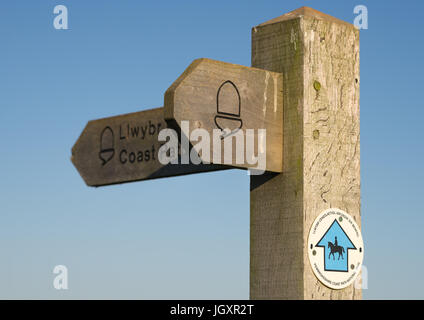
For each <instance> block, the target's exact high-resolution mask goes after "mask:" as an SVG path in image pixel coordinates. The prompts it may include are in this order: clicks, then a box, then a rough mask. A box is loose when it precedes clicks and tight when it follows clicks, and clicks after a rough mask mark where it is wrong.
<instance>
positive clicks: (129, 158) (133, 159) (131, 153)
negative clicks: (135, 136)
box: [128, 152, 135, 163]
mask: <svg viewBox="0 0 424 320" xmlns="http://www.w3.org/2000/svg"><path fill="white" fill-rule="evenodd" d="M128 160H129V161H130V162H131V163H134V161H135V153H134V152H130V155H129V157H128Z"/></svg>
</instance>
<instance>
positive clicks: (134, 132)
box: [131, 126, 140, 138]
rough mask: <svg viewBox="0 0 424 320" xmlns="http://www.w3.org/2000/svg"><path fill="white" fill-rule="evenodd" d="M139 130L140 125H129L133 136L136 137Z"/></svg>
mask: <svg viewBox="0 0 424 320" xmlns="http://www.w3.org/2000/svg"><path fill="white" fill-rule="evenodd" d="M139 131H140V127H138V126H137V127H131V134H132V137H133V138H137V137H138V133H139Z"/></svg>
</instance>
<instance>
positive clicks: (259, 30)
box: [250, 7, 362, 299]
mask: <svg viewBox="0 0 424 320" xmlns="http://www.w3.org/2000/svg"><path fill="white" fill-rule="evenodd" d="M252 67H256V68H262V69H266V70H269V71H274V72H281V73H283V81H284V93H283V96H284V98H283V100H284V102H283V103H284V106H283V108H284V109H283V130H284V131H283V173H280V174H278V173H268V174H265V175H263V176H252V177H251V192H250V298H251V299H360V298H361V296H362V293H361V290H360V289H359V290H358V289H355V287H354V285H350V286H349V287H347V288H345V289H342V290H332V289H329V288H327V287H326V286H324V285H323V284H322V283H321V282H319V281H318V279H317V278H316V277H315V275H314V274H313V271H312V268H311V266H310V263H309V260H308V251H307V239H308V233H309V229H310V227H311V225H312V223H313V221H314V219H315V218H316V217H317V216H318V215H319V214H320V212H321V211H323V210H325V209H328V208H331V207H337V208H340V209H342V210H344V211H346V212H348V213H349V214H350V215H352V216H353V217H354V219H355V220H356V222H357V223H358V225H360V174H359V170H360V164H359V31H358V30H357V29H356V28H355V27H354V26H353V25H351V24H349V23H346V22H344V21H341V20H338V19H336V18H334V17H331V16H328V15H326V14H323V13H321V12H318V11H316V10H313V9H311V8H307V7H303V8H300V9H297V10H295V11H293V12H290V13H288V14H285V15H283V16H281V17H278V18H275V19H272V20H270V21H268V22H265V23H263V24H261V25H259V26H257V27H254V28H253V29H252Z"/></svg>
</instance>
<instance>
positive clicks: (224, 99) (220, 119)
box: [214, 80, 243, 139]
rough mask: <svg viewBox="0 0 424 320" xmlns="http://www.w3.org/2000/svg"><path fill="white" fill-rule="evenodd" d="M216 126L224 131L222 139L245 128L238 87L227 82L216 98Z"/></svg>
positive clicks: (220, 88)
mask: <svg viewBox="0 0 424 320" xmlns="http://www.w3.org/2000/svg"><path fill="white" fill-rule="evenodd" d="M216 109H217V110H216V111H217V115H216V116H215V119H214V120H215V124H216V126H217V127H218V128H219V129H221V130H222V131H223V133H222V135H221V139H224V138H225V137H227V136H229V135H232V134H234V133H236V132H237V131H238V130H240V129H241V127H242V126H243V121H242V120H241V119H240V111H241V102H240V94H239V91H238V89H237V87H236V85H235V84H234V83H233V82H231V81H230V80H227V81H225V82H223V83H222V84H221V86H220V87H219V89H218V93H217V96H216Z"/></svg>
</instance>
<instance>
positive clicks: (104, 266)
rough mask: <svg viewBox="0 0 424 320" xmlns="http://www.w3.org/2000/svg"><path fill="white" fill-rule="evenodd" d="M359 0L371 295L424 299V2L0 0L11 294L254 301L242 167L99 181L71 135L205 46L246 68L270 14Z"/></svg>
mask: <svg viewBox="0 0 424 320" xmlns="http://www.w3.org/2000/svg"><path fill="white" fill-rule="evenodd" d="M58 4H63V5H66V6H67V8H68V10H69V30H55V29H54V28H53V19H54V15H53V8H54V7H55V5H58ZM358 4H365V5H366V6H367V7H368V13H369V26H368V27H369V29H368V30H362V31H361V40H360V41H361V179H362V225H363V228H362V232H363V237H364V242H365V260H364V265H365V266H366V267H367V269H368V289H367V290H364V298H368V299H374V298H382V299H384V298H424V294H423V292H422V287H423V286H424V277H423V274H422V266H423V264H424V250H423V246H422V238H421V232H422V228H423V226H424V215H423V213H424V205H423V201H422V197H423V195H424V194H423V191H424V189H423V187H422V181H423V180H424V174H423V169H422V159H423V138H424V134H423V130H422V118H423V117H424V103H423V99H422V92H423V77H422V71H423V63H422V57H423V53H422V52H423V49H424V44H423V41H422V38H423V37H422V30H424V19H423V18H422V13H423V12H424V3H423V2H422V1H407V2H405V1H361V2H358V1H241V0H240V1H238V0H237V1H213V2H211V1H149V2H147V1H135V0H131V1H130V0H128V1H69V0H68V1H67V0H60V1H59V0H58V1H47V0H46V1H29V0H28V1H23V0H16V1H2V2H1V3H0V39H1V44H2V45H1V50H0V75H1V76H0V120H1V126H0V137H1V139H0V141H1V142H0V146H1V150H2V151H1V159H0V165H1V178H0V298H30V299H38V298H52V299H61V298H71V299H73V298H83V299H84V298H100V299H101V298H136V299H155V298H158V299H162V298H168V299H173V298H182V299H185V298H198V299H205V298H210V299H218V298H219V299H227V298H235V299H247V298H248V292H249V284H248V280H249V177H248V176H247V174H246V172H245V171H241V170H240V171H238V170H231V171H222V172H215V173H204V174H199V175H191V176H184V177H177V178H169V179H158V180H153V181H147V182H138V183H131V184H124V185H116V186H110V187H104V188H97V189H94V188H89V187H87V186H86V185H85V184H84V183H83V181H82V179H81V178H80V176H79V174H78V173H77V171H76V170H75V168H74V167H73V165H72V164H71V161H70V154H71V147H72V145H73V144H74V142H75V141H76V139H77V138H78V136H79V134H80V133H81V131H82V129H83V128H84V126H85V124H86V123H87V121H88V120H91V119H96V118H101V117H107V116H112V115H117V114H122V113H128V112H134V111H140V110H144V109H150V108H154V107H160V106H162V104H163V93H164V92H165V90H166V89H167V88H168V87H169V86H170V84H171V83H172V82H173V81H174V80H175V79H176V78H177V77H178V76H179V75H180V74H181V72H183V70H184V69H185V68H186V67H187V66H188V65H189V64H190V63H191V62H192V61H193V60H194V59H196V58H200V57H206V58H211V59H216V60H222V61H226V62H231V63H237V64H241V65H247V66H249V65H250V30H251V27H253V26H255V25H257V24H259V23H262V22H264V21H267V20H269V19H271V18H274V17H277V16H279V15H281V14H283V13H286V12H289V11H291V10H294V9H296V8H298V7H301V6H303V5H307V6H311V7H313V8H315V9H317V10H320V11H323V12H325V13H328V14H330V15H333V16H335V17H338V18H340V19H343V20H346V21H349V22H353V19H354V14H353V8H354V7H355V6H356V5H358ZM59 264H63V265H66V266H67V267H68V270H69V290H67V291H58V290H55V289H54V288H53V286H52V283H53V278H54V275H53V268H54V266H55V265H59Z"/></svg>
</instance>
